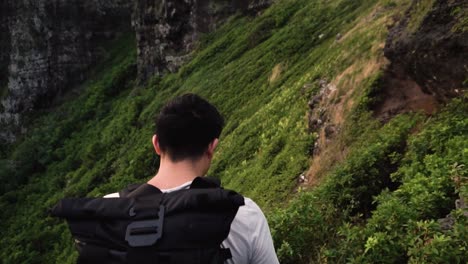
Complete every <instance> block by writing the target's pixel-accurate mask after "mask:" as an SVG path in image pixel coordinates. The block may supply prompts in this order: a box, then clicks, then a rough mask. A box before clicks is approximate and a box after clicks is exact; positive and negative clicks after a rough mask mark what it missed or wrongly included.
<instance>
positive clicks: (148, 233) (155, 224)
mask: <svg viewBox="0 0 468 264" xmlns="http://www.w3.org/2000/svg"><path fill="white" fill-rule="evenodd" d="M164 210H165V208H164V205H160V206H159V211H158V218H157V219H151V220H141V221H134V222H131V223H130V224H129V225H128V226H127V231H126V233H125V240H126V241H127V242H128V244H129V245H130V246H132V247H146V246H151V245H154V244H155V243H156V242H157V241H158V240H159V239H160V238H161V237H162V231H163V220H164Z"/></svg>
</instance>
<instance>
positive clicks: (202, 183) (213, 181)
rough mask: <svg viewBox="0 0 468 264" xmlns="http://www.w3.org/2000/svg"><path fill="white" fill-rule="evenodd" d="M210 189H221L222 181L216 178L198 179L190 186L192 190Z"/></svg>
mask: <svg viewBox="0 0 468 264" xmlns="http://www.w3.org/2000/svg"><path fill="white" fill-rule="evenodd" d="M210 188H221V181H220V180H219V179H218V178H214V177H196V178H195V179H194V180H193V182H192V184H191V185H190V189H210Z"/></svg>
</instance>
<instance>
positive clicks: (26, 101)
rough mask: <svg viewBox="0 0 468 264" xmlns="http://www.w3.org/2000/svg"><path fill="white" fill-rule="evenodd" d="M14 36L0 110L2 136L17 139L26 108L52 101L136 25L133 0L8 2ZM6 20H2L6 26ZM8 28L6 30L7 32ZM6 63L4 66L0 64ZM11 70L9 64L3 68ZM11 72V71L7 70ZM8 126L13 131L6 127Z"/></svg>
mask: <svg viewBox="0 0 468 264" xmlns="http://www.w3.org/2000/svg"><path fill="white" fill-rule="evenodd" d="M3 5H5V9H3V6H2V10H7V11H2V20H5V19H7V20H8V24H7V25H8V30H7V31H3V30H4V29H3V30H2V32H7V36H8V39H7V41H5V42H4V41H3V36H2V43H1V44H0V45H2V46H6V47H11V49H10V50H6V52H5V50H3V49H2V52H1V53H2V55H1V57H0V59H1V61H2V65H3V64H4V63H3V62H4V61H6V59H5V58H8V63H7V64H9V71H8V91H7V96H5V97H4V98H3V100H2V107H3V111H2V112H3V113H2V114H0V123H1V124H2V127H4V128H5V127H7V128H8V129H2V132H0V133H2V138H4V139H5V138H6V139H7V140H12V139H13V134H15V133H14V132H15V130H16V132H17V130H19V129H20V126H21V124H20V116H21V114H22V113H25V112H30V111H32V110H34V109H37V108H41V107H44V106H48V105H49V104H50V103H51V101H52V100H53V99H54V97H55V96H57V95H59V94H61V93H63V92H64V91H66V90H68V89H69V88H71V87H73V86H76V85H77V84H79V83H80V82H82V81H83V80H85V78H86V75H87V70H88V68H89V66H90V65H91V64H92V63H94V62H95V61H96V60H97V59H98V58H99V57H100V54H102V53H103V52H105V51H104V50H103V49H102V45H101V44H102V41H103V40H105V39H110V38H112V37H113V36H115V35H116V34H119V33H120V32H123V31H128V30H130V15H131V10H132V9H131V6H132V4H131V2H130V1H124V0H114V1H112V0H105V1H101V0H87V1H81V0H54V1H46V0H34V1H33V0H19V1H8V2H4V4H3ZM5 25H6V24H4V25H2V27H5ZM2 34H4V33H2ZM1 69H4V68H0V70H1ZM3 71H5V70H3ZM2 76H5V75H2ZM6 130H8V132H7V131H6Z"/></svg>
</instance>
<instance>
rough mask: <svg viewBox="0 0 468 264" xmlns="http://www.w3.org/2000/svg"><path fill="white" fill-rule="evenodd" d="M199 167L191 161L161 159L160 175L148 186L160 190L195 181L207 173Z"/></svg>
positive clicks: (150, 181)
mask: <svg viewBox="0 0 468 264" xmlns="http://www.w3.org/2000/svg"><path fill="white" fill-rule="evenodd" d="M197 165H198V164H197V163H196V162H193V161H191V160H183V161H179V162H172V161H171V160H168V159H161V162H160V166H159V170H158V173H156V175H155V176H154V177H153V178H152V179H151V180H149V181H148V184H151V185H153V186H155V187H157V188H159V189H171V188H175V187H177V186H180V185H182V184H184V183H186V182H190V181H193V180H194V179H195V178H196V177H198V176H203V174H204V173H205V172H204V171H203V168H200V166H197Z"/></svg>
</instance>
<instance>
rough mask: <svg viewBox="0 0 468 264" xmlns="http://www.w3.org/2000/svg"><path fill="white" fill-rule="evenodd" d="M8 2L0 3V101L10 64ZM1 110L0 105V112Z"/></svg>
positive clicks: (4, 0) (5, 0)
mask: <svg viewBox="0 0 468 264" xmlns="http://www.w3.org/2000/svg"><path fill="white" fill-rule="evenodd" d="M8 1H9V0H3V1H1V2H0V100H1V99H2V98H3V96H4V95H5V94H6V90H7V88H6V86H7V82H8V65H9V64H10V32H9V31H8V18H9V14H10V10H9V4H8ZM1 110H2V108H1V105H0V112H1Z"/></svg>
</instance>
